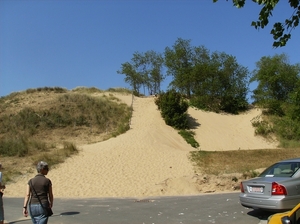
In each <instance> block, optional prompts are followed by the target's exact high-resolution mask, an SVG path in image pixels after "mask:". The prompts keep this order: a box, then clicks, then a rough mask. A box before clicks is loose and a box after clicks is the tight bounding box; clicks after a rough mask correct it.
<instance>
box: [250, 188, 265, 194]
mask: <svg viewBox="0 0 300 224" xmlns="http://www.w3.org/2000/svg"><path fill="white" fill-rule="evenodd" d="M248 191H249V192H252V193H263V192H264V188H263V187H250V186H249V187H248Z"/></svg>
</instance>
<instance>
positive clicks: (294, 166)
mask: <svg viewBox="0 0 300 224" xmlns="http://www.w3.org/2000/svg"><path fill="white" fill-rule="evenodd" d="M299 167H300V162H282V163H275V164H274V165H272V166H270V167H269V168H267V169H266V170H265V171H263V172H262V173H261V174H260V175H259V177H292V176H293V175H294V174H295V173H296V171H297V170H298V169H299Z"/></svg>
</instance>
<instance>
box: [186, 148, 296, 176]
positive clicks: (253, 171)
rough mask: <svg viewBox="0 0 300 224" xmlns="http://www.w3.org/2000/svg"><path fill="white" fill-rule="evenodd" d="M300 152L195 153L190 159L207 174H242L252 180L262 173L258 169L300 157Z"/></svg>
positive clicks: (288, 149)
mask: <svg viewBox="0 0 300 224" xmlns="http://www.w3.org/2000/svg"><path fill="white" fill-rule="evenodd" d="M299 152H300V148H285V149H283V148H282V149H257V150H234V151H214V152H208V151H193V152H191V153H190V159H191V161H192V162H193V164H194V165H195V166H196V167H197V170H199V171H201V172H204V173H206V174H213V175H222V174H230V173H240V174H242V175H243V176H244V178H251V177H255V176H257V175H258V174H259V173H260V171H258V169H263V168H267V167H268V166H270V165H272V164H273V163H275V162H278V161H280V160H283V159H289V158H295V157H300V156H299Z"/></svg>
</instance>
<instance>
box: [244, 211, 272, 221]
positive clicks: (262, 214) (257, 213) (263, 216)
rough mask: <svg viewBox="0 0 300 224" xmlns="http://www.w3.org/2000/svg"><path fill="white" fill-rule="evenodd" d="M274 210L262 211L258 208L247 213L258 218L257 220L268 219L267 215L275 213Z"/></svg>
mask: <svg viewBox="0 0 300 224" xmlns="http://www.w3.org/2000/svg"><path fill="white" fill-rule="evenodd" d="M275 213H276V212H268V211H263V210H260V209H254V210H252V211H250V212H248V213H247V214H248V215H250V216H253V217H256V218H258V219H259V220H268V217H269V216H270V215H273V214H275Z"/></svg>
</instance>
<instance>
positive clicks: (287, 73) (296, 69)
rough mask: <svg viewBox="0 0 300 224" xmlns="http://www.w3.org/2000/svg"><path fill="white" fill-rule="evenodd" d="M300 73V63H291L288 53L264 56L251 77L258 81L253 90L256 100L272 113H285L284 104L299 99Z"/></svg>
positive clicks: (252, 79)
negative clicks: (296, 93)
mask: <svg viewBox="0 0 300 224" xmlns="http://www.w3.org/2000/svg"><path fill="white" fill-rule="evenodd" d="M299 75H300V65H299V64H296V65H291V64H290V63H289V61H288V57H287V55H286V54H280V55H277V54H276V55H275V56H273V57H269V56H268V57H267V56H264V57H262V58H261V59H260V61H258V62H257V63H256V69H255V70H254V72H253V76H252V77H251V79H250V81H251V82H253V81H256V82H258V86H257V88H256V89H255V90H254V91H253V93H254V95H253V96H252V98H253V99H254V102H255V103H256V104H258V105H260V106H262V107H264V108H267V109H268V110H269V112H270V113H272V114H276V115H280V116H282V115H284V108H283V106H284V105H286V103H289V104H290V103H292V102H293V101H294V102H295V100H296V101H297V99H298V98H297V95H295V90H296V87H297V85H299V84H298V83H299V78H300V76H299ZM293 95H294V98H292V96H293ZM293 99H294V100H293Z"/></svg>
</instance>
